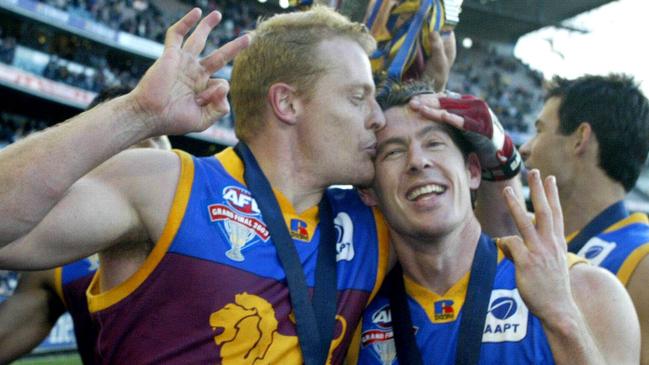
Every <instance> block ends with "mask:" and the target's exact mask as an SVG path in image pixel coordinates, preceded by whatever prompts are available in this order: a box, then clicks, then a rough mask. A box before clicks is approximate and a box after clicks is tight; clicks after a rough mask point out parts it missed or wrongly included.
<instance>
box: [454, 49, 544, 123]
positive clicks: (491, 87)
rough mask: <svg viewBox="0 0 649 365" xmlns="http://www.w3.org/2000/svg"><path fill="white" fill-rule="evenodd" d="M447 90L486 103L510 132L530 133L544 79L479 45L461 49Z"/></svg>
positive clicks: (538, 107) (539, 102) (538, 74)
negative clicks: (468, 95) (470, 96)
mask: <svg viewBox="0 0 649 365" xmlns="http://www.w3.org/2000/svg"><path fill="white" fill-rule="evenodd" d="M448 88H449V90H452V91H456V92H460V93H466V94H472V95H476V96H479V97H481V98H483V99H485V100H486V101H487V102H488V103H489V105H490V106H491V107H492V109H493V110H494V112H495V113H496V115H498V117H499V119H500V121H501V123H502V124H503V126H504V127H505V129H507V130H508V131H510V132H519V133H529V132H530V128H531V126H532V125H533V124H534V119H535V118H536V115H538V112H539V111H540V110H541V108H542V106H543V76H542V75H541V74H540V73H539V72H537V71H534V70H531V69H530V68H529V67H528V66H527V65H524V64H523V63H522V62H521V61H519V60H518V59H516V58H515V57H513V56H503V55H500V54H498V53H496V52H495V51H493V50H492V49H488V48H487V47H485V46H483V45H482V44H481V43H479V42H476V43H474V45H473V47H472V48H471V49H464V48H463V49H458V56H457V60H456V62H455V65H454V68H453V69H452V70H451V76H450V77H449V83H448Z"/></svg>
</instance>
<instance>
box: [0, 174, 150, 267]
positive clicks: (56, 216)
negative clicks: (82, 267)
mask: <svg viewBox="0 0 649 365" xmlns="http://www.w3.org/2000/svg"><path fill="white" fill-rule="evenodd" d="M139 226H140V224H139V217H138V215H137V213H136V210H135V209H134V207H133V205H132V204H131V203H130V202H129V199H128V197H127V195H126V194H124V192H122V191H120V190H119V189H116V188H115V187H114V186H111V185H109V184H106V183H105V182H103V181H101V180H100V179H97V178H95V177H91V176H89V177H84V178H83V179H81V180H79V181H78V182H77V183H75V184H74V185H73V186H72V187H71V188H70V190H69V191H68V193H67V194H66V195H65V197H64V198H63V199H62V200H61V201H59V202H58V204H56V206H55V207H54V208H53V209H52V210H51V211H50V212H49V213H48V214H47V215H46V216H45V218H44V219H43V220H42V221H41V222H40V223H39V224H38V225H37V226H36V227H35V228H34V229H33V230H32V231H31V232H29V233H28V234H27V235H25V236H24V237H22V238H20V239H18V240H17V241H14V242H12V243H10V244H9V245H7V246H6V247H4V248H2V249H0V267H3V268H8V269H17V270H34V269H46V268H51V267H55V266H60V265H62V264H65V263H68V262H71V261H74V260H78V259H81V258H84V257H87V256H90V255H91V254H93V253H96V252H99V251H101V250H104V249H106V248H108V247H110V246H111V245H112V244H115V243H116V242H119V241H120V240H122V239H124V237H128V236H130V235H138V234H140V233H139V229H138V227H139Z"/></svg>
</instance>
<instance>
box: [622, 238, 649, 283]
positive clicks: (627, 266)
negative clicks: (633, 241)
mask: <svg viewBox="0 0 649 365" xmlns="http://www.w3.org/2000/svg"><path fill="white" fill-rule="evenodd" d="M647 255H649V242H647V243H645V244H644V245H642V246H640V247H639V248H637V249H636V250H635V251H633V253H632V254H630V255H629V256H628V257H627V258H626V260H624V263H623V264H622V266H620V270H618V272H617V278H618V279H620V281H621V282H622V284H624V286H626V285H627V284H628V283H629V280H630V279H631V276H632V275H633V272H634V271H635V269H636V268H637V267H638V265H639V264H640V261H642V259H644V258H645V257H646V256H647Z"/></svg>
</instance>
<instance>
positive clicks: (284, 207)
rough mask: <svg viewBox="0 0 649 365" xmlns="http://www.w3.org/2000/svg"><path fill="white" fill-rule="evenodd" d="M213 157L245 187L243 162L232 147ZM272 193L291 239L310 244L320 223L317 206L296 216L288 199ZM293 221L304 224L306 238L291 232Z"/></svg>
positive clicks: (278, 193)
mask: <svg viewBox="0 0 649 365" xmlns="http://www.w3.org/2000/svg"><path fill="white" fill-rule="evenodd" d="M215 157H216V159H217V160H219V162H220V163H221V165H222V166H223V168H224V169H225V171H227V172H228V174H230V175H232V177H233V178H234V179H235V180H237V181H238V182H240V183H241V184H243V185H246V184H245V182H244V179H243V173H244V167H243V162H242V161H241V159H240V158H239V156H238V155H237V153H236V152H234V149H233V148H232V147H228V148H226V149H225V150H223V151H222V152H219V153H218V154H217V155H216V156H215ZM273 193H274V194H275V199H276V200H277V204H278V205H279V208H280V210H281V211H282V213H283V214H284V222H285V223H286V226H287V227H288V228H289V232H290V233H291V237H293V238H294V239H297V240H300V241H304V242H310V241H311V239H312V238H313V234H314V232H315V230H316V227H317V226H318V223H319V222H320V216H319V210H318V206H317V205H314V206H312V207H310V208H309V209H307V210H305V211H304V212H302V213H300V214H298V213H297V212H296V211H295V208H294V207H293V205H292V204H291V202H290V201H289V200H288V198H286V196H285V195H284V194H282V192H281V191H279V190H276V189H273ZM294 219H298V220H301V221H303V222H304V223H305V224H304V228H305V229H306V231H307V233H308V234H307V235H306V237H305V236H304V235H300V234H298V232H293V231H292V230H291V227H292V221H293V220H294Z"/></svg>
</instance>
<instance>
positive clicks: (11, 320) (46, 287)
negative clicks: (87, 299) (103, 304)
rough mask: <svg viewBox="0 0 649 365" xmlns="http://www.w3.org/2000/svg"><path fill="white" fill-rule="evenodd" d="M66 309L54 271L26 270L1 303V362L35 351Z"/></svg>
mask: <svg viewBox="0 0 649 365" xmlns="http://www.w3.org/2000/svg"><path fill="white" fill-rule="evenodd" d="M64 312H65V306H64V304H63V302H62V301H61V299H60V298H59V297H58V296H57V295H56V293H55V291H54V270H47V271H38V272H24V273H22V274H21V276H20V279H19V282H18V286H17V287H16V291H15V292H14V294H13V295H12V296H10V297H9V298H7V300H5V301H4V302H2V303H0V364H7V363H9V362H11V361H13V360H15V359H17V358H19V357H20V356H22V355H25V354H27V353H29V352H30V351H32V350H33V349H34V348H35V347H36V346H38V344H39V343H41V341H43V340H44V339H45V337H47V335H48V333H50V330H51V329H52V327H54V324H55V323H56V320H57V319H58V318H59V317H60V316H61V315H62V314H63V313H64Z"/></svg>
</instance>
